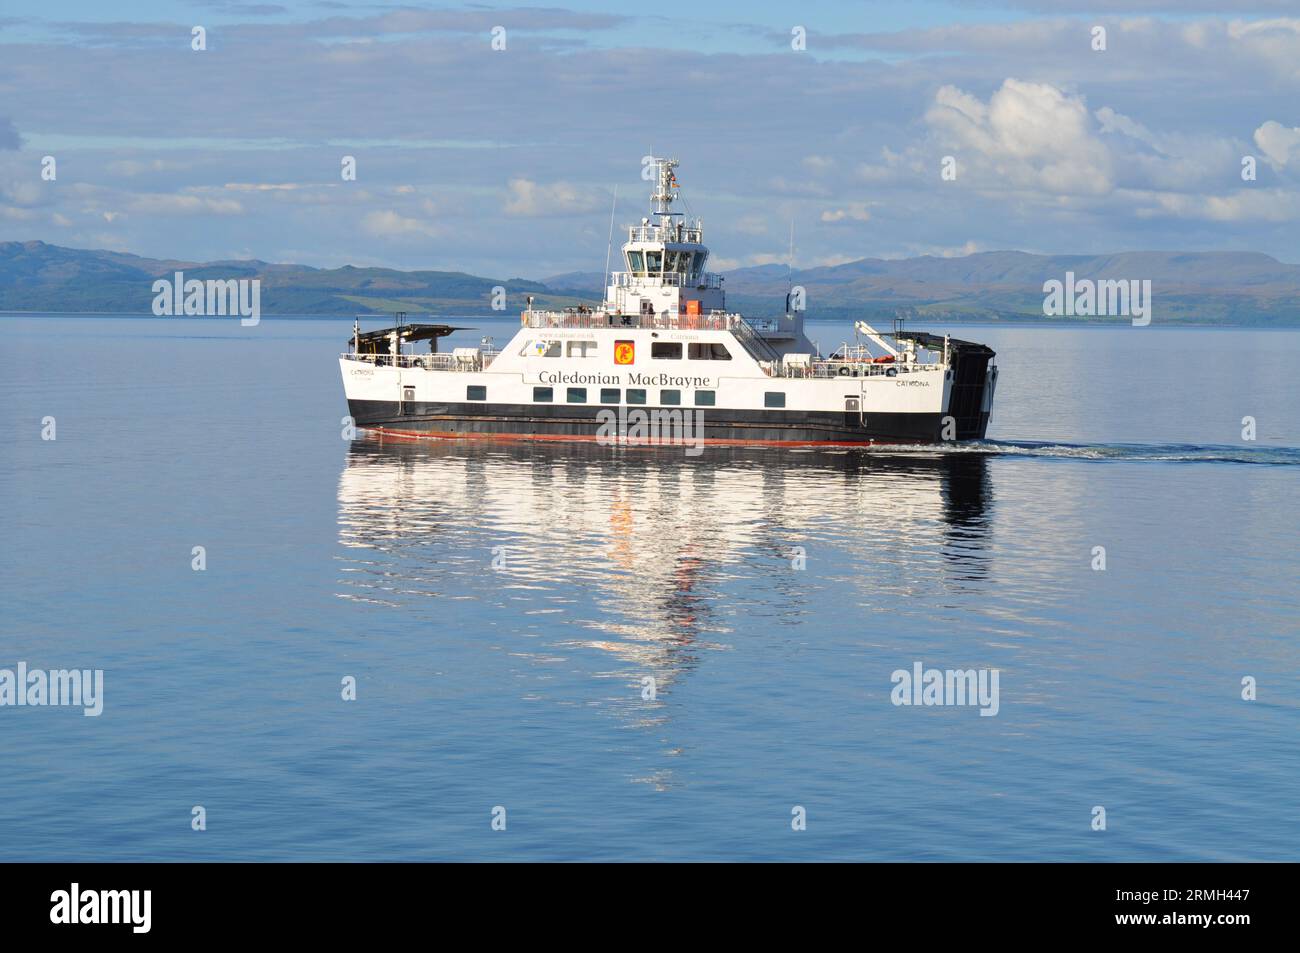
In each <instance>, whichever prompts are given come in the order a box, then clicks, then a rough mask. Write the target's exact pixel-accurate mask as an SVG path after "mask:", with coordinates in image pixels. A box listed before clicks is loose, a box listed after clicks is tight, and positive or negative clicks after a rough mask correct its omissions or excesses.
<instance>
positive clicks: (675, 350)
mask: <svg viewBox="0 0 1300 953" xmlns="http://www.w3.org/2000/svg"><path fill="white" fill-rule="evenodd" d="M650 356H651V357H652V358H656V357H657V358H659V359H660V360H663V361H680V360H681V359H682V346H681V343H680V342H677V341H655V342H653V343H652V344H651V345H650Z"/></svg>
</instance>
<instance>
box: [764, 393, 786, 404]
mask: <svg viewBox="0 0 1300 953" xmlns="http://www.w3.org/2000/svg"><path fill="white" fill-rule="evenodd" d="M763 406H764V407H784V406H785V391H779V390H769V391H767V392H766V393H764V394H763Z"/></svg>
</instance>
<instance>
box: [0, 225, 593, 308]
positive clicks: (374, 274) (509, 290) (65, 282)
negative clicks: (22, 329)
mask: <svg viewBox="0 0 1300 953" xmlns="http://www.w3.org/2000/svg"><path fill="white" fill-rule="evenodd" d="M177 271H183V272H184V273H185V278H186V279H187V280H188V279H190V278H197V279H199V280H204V279H207V278H260V279H261V282H262V286H261V303H262V313H263V314H326V315H328V314H337V315H349V316H350V315H353V314H357V313H359V312H366V311H411V312H419V313H432V314H466V315H470V314H480V313H481V314H492V313H493V310H492V289H493V288H495V287H498V286H499V287H503V288H505V289H506V310H507V311H516V312H517V311H519V310H521V309H522V308H523V307H524V301H525V298H526V296H527V295H530V294H531V295H534V296H535V297H536V298H537V300H538V301H539V302H541V303H543V304H546V305H549V306H555V307H562V306H567V305H570V304H573V303H576V300H577V299H575V298H570V297H566V296H564V295H556V294H554V293H552V292H551V291H550V289H548V288H547V287H546V286H545V285H543V284H542V283H541V282H537V281H528V280H525V279H523V278H506V279H500V278H479V277H477V276H475V275H467V274H464V273H463V272H456V271H395V270H393V269H391V268H355V267H353V266H352V265H345V266H344V267H342V268H329V269H326V268H311V267H308V266H306V265H275V264H270V263H268V262H264V261H255V260H254V261H213V262H193V261H172V260H166V261H164V260H160V259H155V258H140V257H138V256H136V255H126V254H121V253H119V252H110V251H83V250H80V249H75V248H62V247H60V246H58V245H47V244H46V243H45V242H0V311H113V312H136V313H138V312H145V313H147V312H149V311H150V310H151V308H152V306H153V299H154V292H153V282H154V280H155V279H157V278H171V277H172V275H173V273H175V272H177Z"/></svg>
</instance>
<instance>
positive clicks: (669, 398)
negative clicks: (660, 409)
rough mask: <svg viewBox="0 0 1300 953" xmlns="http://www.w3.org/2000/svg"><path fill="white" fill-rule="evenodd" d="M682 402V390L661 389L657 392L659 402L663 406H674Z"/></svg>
mask: <svg viewBox="0 0 1300 953" xmlns="http://www.w3.org/2000/svg"><path fill="white" fill-rule="evenodd" d="M681 402H682V392H681V391H679V390H661V391H660V392H659V403H660V404H662V405H663V406H664V407H676V406H677V405H678V404H680V403H681Z"/></svg>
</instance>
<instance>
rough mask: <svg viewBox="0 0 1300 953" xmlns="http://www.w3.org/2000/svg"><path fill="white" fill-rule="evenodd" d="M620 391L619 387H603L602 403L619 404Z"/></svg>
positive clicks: (601, 392)
mask: <svg viewBox="0 0 1300 953" xmlns="http://www.w3.org/2000/svg"><path fill="white" fill-rule="evenodd" d="M618 398H619V392H618V388H617V387H602V388H601V389H600V402H601V403H602V404H617V403H618Z"/></svg>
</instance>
